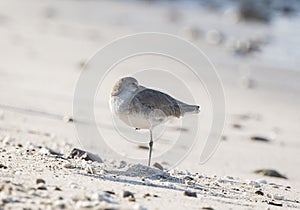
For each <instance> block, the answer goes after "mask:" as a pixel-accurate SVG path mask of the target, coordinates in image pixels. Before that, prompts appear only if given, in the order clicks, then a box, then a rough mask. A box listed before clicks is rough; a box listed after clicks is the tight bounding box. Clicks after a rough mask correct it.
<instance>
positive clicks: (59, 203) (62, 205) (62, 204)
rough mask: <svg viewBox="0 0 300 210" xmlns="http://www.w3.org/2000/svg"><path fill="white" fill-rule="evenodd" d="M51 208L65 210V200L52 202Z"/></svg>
mask: <svg viewBox="0 0 300 210" xmlns="http://www.w3.org/2000/svg"><path fill="white" fill-rule="evenodd" d="M53 206H54V207H57V208H59V209H65V208H66V201H65V200H56V201H54V202H53Z"/></svg>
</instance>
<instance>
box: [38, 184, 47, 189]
mask: <svg viewBox="0 0 300 210" xmlns="http://www.w3.org/2000/svg"><path fill="white" fill-rule="evenodd" d="M36 189H38V190H47V187H46V185H45V184H44V183H38V184H37V187H36Z"/></svg>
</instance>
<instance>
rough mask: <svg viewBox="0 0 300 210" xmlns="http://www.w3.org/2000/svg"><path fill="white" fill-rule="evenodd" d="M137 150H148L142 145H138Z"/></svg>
mask: <svg viewBox="0 0 300 210" xmlns="http://www.w3.org/2000/svg"><path fill="white" fill-rule="evenodd" d="M138 148H139V149H144V150H149V147H148V146H144V145H139V146H138Z"/></svg>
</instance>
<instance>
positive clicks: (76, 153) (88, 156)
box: [68, 148, 103, 163]
mask: <svg viewBox="0 0 300 210" xmlns="http://www.w3.org/2000/svg"><path fill="white" fill-rule="evenodd" d="M68 158H73V159H74V158H79V159H84V160H86V161H89V160H91V161H96V162H99V163H102V162H103V161H102V159H101V158H100V157H99V156H98V155H96V154H93V153H90V152H87V151H84V150H81V149H77V148H74V149H72V151H71V152H70V154H69V155H68Z"/></svg>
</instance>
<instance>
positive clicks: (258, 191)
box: [255, 190, 264, 196]
mask: <svg viewBox="0 0 300 210" xmlns="http://www.w3.org/2000/svg"><path fill="white" fill-rule="evenodd" d="M255 194H256V195H261V196H263V195H264V192H263V191H261V190H257V191H256V192H255Z"/></svg>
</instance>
